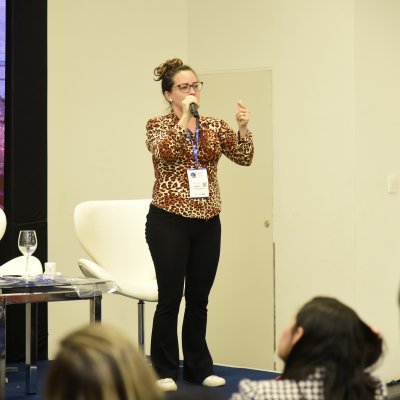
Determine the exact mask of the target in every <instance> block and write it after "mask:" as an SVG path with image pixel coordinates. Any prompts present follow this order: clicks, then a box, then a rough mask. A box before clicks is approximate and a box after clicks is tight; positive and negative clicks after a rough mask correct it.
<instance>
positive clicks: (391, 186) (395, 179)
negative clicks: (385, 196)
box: [387, 174, 399, 194]
mask: <svg viewBox="0 0 400 400" xmlns="http://www.w3.org/2000/svg"><path fill="white" fill-rule="evenodd" d="M398 190H399V176H398V175H395V174H389V175H388V176H387V191H388V193H389V194H396V193H397V192H398Z"/></svg>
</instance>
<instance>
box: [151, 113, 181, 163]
mask: <svg viewBox="0 0 400 400" xmlns="http://www.w3.org/2000/svg"><path fill="white" fill-rule="evenodd" d="M146 132H147V136H146V146H147V148H148V150H149V151H150V152H151V153H152V154H153V157H155V158H158V159H160V160H164V161H175V160H176V159H177V158H178V157H179V155H180V154H181V153H182V146H183V144H184V142H185V139H186V136H185V134H186V133H185V130H184V129H183V128H182V127H181V126H180V125H179V124H174V123H172V122H171V121H170V120H169V119H166V117H156V118H152V119H150V120H149V121H148V122H147V125H146Z"/></svg>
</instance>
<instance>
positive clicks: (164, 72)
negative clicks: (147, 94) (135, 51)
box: [154, 58, 197, 94]
mask: <svg viewBox="0 0 400 400" xmlns="http://www.w3.org/2000/svg"><path fill="white" fill-rule="evenodd" d="M180 71H192V72H193V73H194V74H195V75H196V76H197V74H196V72H195V71H194V70H193V68H191V67H189V65H185V64H184V63H183V62H182V60H181V59H179V58H173V59H171V60H167V61H165V62H164V63H162V64H160V65H159V66H158V67H156V68H154V75H155V78H154V80H155V81H161V90H162V92H163V94H164V93H165V92H170V91H171V89H172V86H173V85H174V76H175V75H176V74H177V73H178V72H180Z"/></svg>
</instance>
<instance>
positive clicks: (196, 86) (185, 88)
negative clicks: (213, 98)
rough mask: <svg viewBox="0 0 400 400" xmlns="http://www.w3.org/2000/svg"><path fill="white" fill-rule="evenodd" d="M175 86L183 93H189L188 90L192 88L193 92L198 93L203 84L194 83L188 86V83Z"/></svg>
mask: <svg viewBox="0 0 400 400" xmlns="http://www.w3.org/2000/svg"><path fill="white" fill-rule="evenodd" d="M176 86H177V87H178V88H179V90H180V91H181V92H183V93H189V92H190V88H193V90H194V91H195V92H200V90H201V89H202V88H203V82H194V83H193V84H192V85H189V84H188V83H181V84H180V85H176Z"/></svg>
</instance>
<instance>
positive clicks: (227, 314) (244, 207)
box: [199, 70, 274, 369]
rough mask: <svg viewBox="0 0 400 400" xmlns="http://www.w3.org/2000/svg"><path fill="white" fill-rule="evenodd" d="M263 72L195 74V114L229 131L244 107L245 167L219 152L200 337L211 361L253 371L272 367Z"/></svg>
mask: <svg viewBox="0 0 400 400" xmlns="http://www.w3.org/2000/svg"><path fill="white" fill-rule="evenodd" d="M271 75H272V73H271V71H269V70H261V71H239V72H227V73H207V74H199V78H200V79H201V80H202V81H204V88H203V91H202V93H201V107H200V110H199V111H200V114H204V115H209V116H214V117H220V118H222V119H224V120H225V121H226V122H228V123H229V124H230V126H231V127H232V128H233V129H234V130H237V124H236V121H235V111H236V101H237V100H242V101H243V103H244V104H245V105H246V106H248V107H249V109H250V112H251V121H250V124H249V128H250V130H251V131H252V132H253V134H254V144H255V154H254V160H253V163H252V165H251V166H250V167H242V166H238V165H236V164H234V163H232V162H231V161H230V160H228V159H227V158H226V157H223V158H222V159H221V162H220V164H219V168H218V171H219V172H218V176H219V183H220V187H221V195H222V212H221V222H222V253H221V261H220V266H219V270H218V274H217V279H216V282H215V285H214V288H213V291H212V293H211V297H210V304H209V323H208V330H207V332H208V334H207V340H208V344H209V347H210V351H211V353H212V355H213V358H214V362H215V363H217V364H225V365H234V366H240V367H249V368H257V369H273V366H274V364H273V363H274V361H273V360H274V294H273V288H274V279H273V276H274V271H273V243H272V106H271V104H272V89H271V88H272V83H271Z"/></svg>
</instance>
